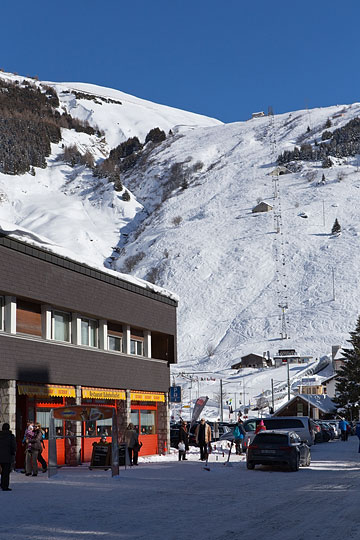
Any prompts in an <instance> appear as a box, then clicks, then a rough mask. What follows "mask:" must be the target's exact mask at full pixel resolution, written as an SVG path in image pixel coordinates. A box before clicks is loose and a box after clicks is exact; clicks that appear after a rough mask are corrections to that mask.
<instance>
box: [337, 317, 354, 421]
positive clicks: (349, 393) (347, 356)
mask: <svg viewBox="0 0 360 540" xmlns="http://www.w3.org/2000/svg"><path fill="white" fill-rule="evenodd" d="M350 336H351V339H349V340H348V342H349V343H351V345H352V347H353V348H352V349H343V350H342V351H341V352H342V353H343V358H344V365H343V366H341V368H340V369H339V375H338V378H337V382H336V392H337V395H336V397H335V398H334V402H335V403H336V405H337V406H338V407H341V408H342V409H344V410H345V416H346V417H347V418H349V419H350V420H352V419H353V418H358V413H359V401H360V317H358V320H357V324H356V328H355V331H354V332H350Z"/></svg>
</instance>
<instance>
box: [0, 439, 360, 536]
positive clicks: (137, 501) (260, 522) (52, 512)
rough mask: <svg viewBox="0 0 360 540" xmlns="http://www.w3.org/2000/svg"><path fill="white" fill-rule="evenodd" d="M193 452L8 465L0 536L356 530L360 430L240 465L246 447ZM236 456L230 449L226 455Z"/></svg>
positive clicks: (335, 532) (352, 533)
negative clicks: (296, 452)
mask: <svg viewBox="0 0 360 540" xmlns="http://www.w3.org/2000/svg"><path fill="white" fill-rule="evenodd" d="M197 458H198V456H197V454H195V449H194V453H193V454H192V455H191V456H190V459H189V461H188V462H181V463H179V462H178V461H176V459H177V454H176V453H173V454H172V455H171V456H166V457H154V458H153V459H154V461H153V462H149V459H147V460H146V461H147V462H145V460H142V459H140V463H139V467H133V468H131V469H129V468H128V469H127V470H126V471H125V470H124V469H123V468H121V470H120V476H119V477H117V478H114V479H112V478H111V475H110V472H109V471H108V472H105V471H89V469H88V468H86V467H85V466H83V467H81V468H67V469H66V468H63V469H60V470H59V473H58V474H57V476H55V477H54V478H52V479H48V478H47V475H41V476H38V477H37V478H32V477H25V475H23V474H20V473H13V474H12V475H11V484H10V487H12V489H13V491H12V492H9V493H5V492H2V494H1V505H0V508H1V517H2V519H1V524H0V537H1V538H3V539H4V540H13V539H14V540H15V539H16V540H22V539H24V540H25V539H26V540H27V539H39V540H40V539H41V540H47V539H56V540H60V539H68V540H73V539H75V538H76V539H81V538H86V539H98V540H100V539H104V540H113V539H148V540H149V539H151V540H152V539H164V540H167V539H174V540H175V539H176V540H177V539H179V540H186V539H190V538H198V539H199V540H202V539H206V540H210V539H211V540H223V539H224V540H225V539H226V540H232V539H238V538H241V540H247V539H249V540H250V539H251V540H254V538H258V539H277V540H289V539H291V540H305V539H308V538H316V539H325V538H326V539H329V540H332V539H334V540H335V539H339V538H358V530H359V524H360V514H359V511H358V508H359V502H360V497H359V491H360V454H359V453H358V438H357V437H350V438H349V441H348V442H347V443H345V442H341V441H331V442H329V443H324V444H319V445H316V446H313V447H312V464H311V466H310V467H309V468H301V469H300V471H299V472H295V473H291V472H288V471H287V469H286V468H283V469H281V468H279V469H276V470H275V469H274V470H272V469H270V468H265V467H257V468H256V469H255V470H254V471H249V470H247V469H246V464H245V459H244V457H241V458H239V457H237V456H234V461H233V463H231V462H230V466H224V461H225V459H226V453H225V456H224V457H223V456H222V453H221V454H220V455H219V456H218V461H215V460H216V455H215V454H212V455H211V458H210V461H209V465H210V469H211V470H210V471H206V470H204V468H203V467H204V463H203V462H200V461H198V459H197ZM232 459H233V458H232Z"/></svg>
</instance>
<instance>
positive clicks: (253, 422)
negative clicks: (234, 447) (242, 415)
mask: <svg viewBox="0 0 360 540" xmlns="http://www.w3.org/2000/svg"><path fill="white" fill-rule="evenodd" d="M261 420H263V422H264V424H265V427H266V430H267V431H271V430H274V429H276V431H279V430H280V431H295V433H297V434H298V435H299V437H300V439H301V440H302V441H303V442H305V443H306V444H308V445H309V446H311V445H312V444H314V435H313V431H312V429H311V425H310V418H309V417H308V416H273V417H272V418H251V419H249V420H245V422H244V424H243V426H244V429H245V431H246V434H247V437H246V443H248V442H251V441H252V440H253V438H254V436H255V430H256V427H257V426H258V424H259V423H260V422H261Z"/></svg>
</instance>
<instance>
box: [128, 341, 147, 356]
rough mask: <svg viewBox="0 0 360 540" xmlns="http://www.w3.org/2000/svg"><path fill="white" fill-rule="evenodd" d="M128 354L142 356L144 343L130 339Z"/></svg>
mask: <svg viewBox="0 0 360 540" xmlns="http://www.w3.org/2000/svg"><path fill="white" fill-rule="evenodd" d="M130 354H137V355H138V356H144V342H143V341H140V340H138V339H134V338H131V339H130Z"/></svg>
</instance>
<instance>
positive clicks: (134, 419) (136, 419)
mask: <svg viewBox="0 0 360 540" xmlns="http://www.w3.org/2000/svg"><path fill="white" fill-rule="evenodd" d="M130 422H131V423H132V424H134V426H135V429H136V430H137V431H139V411H131V414H130Z"/></svg>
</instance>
